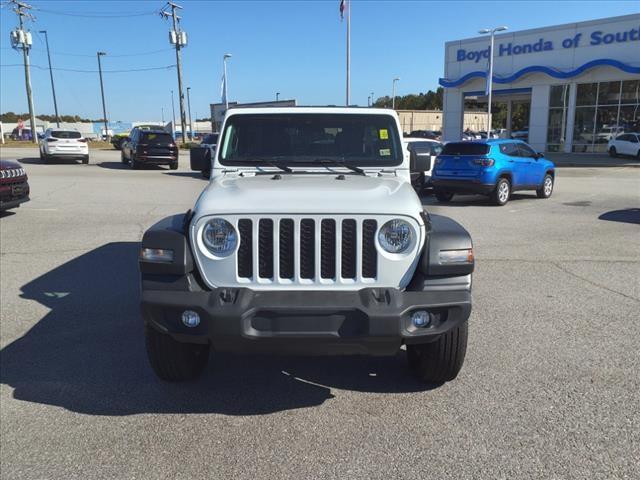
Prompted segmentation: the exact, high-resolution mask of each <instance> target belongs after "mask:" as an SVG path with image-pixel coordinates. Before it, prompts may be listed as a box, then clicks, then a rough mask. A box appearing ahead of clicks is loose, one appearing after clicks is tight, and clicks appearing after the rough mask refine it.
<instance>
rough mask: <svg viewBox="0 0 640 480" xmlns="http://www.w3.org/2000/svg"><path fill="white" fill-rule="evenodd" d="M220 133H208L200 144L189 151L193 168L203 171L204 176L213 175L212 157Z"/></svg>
mask: <svg viewBox="0 0 640 480" xmlns="http://www.w3.org/2000/svg"><path fill="white" fill-rule="evenodd" d="M218 135H219V134H218V133H208V134H206V135H205V136H204V138H203V139H202V142H200V144H199V145H197V146H195V147H193V148H192V149H191V150H190V151H189V161H190V163H191V170H194V171H198V172H202V176H203V177H204V178H209V177H210V176H211V159H212V158H213V154H214V153H215V151H216V146H217V144H218Z"/></svg>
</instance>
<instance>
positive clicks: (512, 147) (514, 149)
mask: <svg viewBox="0 0 640 480" xmlns="http://www.w3.org/2000/svg"><path fill="white" fill-rule="evenodd" d="M500 152H501V153H503V154H505V155H509V156H510V157H517V156H518V146H517V145H516V144H515V143H513V142H508V143H501V144H500Z"/></svg>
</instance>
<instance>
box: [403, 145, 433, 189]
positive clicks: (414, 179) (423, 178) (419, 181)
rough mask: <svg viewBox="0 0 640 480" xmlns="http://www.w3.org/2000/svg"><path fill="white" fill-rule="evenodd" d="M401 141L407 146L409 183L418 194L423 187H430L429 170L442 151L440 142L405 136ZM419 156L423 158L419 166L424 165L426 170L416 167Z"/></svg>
mask: <svg viewBox="0 0 640 480" xmlns="http://www.w3.org/2000/svg"><path fill="white" fill-rule="evenodd" d="M403 142H404V144H405V145H406V146H407V150H409V155H410V161H409V169H410V172H411V185H413V188H414V189H415V191H416V192H417V193H418V194H420V193H422V191H423V190H424V189H426V188H429V187H431V170H432V169H433V164H434V163H435V159H436V157H437V156H438V155H440V152H441V151H442V143H440V142H438V141H436V140H428V139H426V138H405V139H403ZM421 157H422V158H424V160H425V161H424V162H422V167H421V168H425V167H426V170H417V169H416V161H417V159H418V158H421Z"/></svg>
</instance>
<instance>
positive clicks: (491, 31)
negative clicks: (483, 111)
mask: <svg viewBox="0 0 640 480" xmlns="http://www.w3.org/2000/svg"><path fill="white" fill-rule="evenodd" d="M507 29H508V27H505V26H502V27H496V28H483V29H482V30H480V31H478V33H479V34H480V35H486V34H489V35H490V36H491V42H490V46H489V74H488V75H487V86H486V94H487V96H488V97H489V98H488V99H487V103H488V106H487V110H488V118H487V120H488V124H489V125H488V127H487V138H489V136H490V135H491V93H492V92H491V90H492V88H493V37H494V36H495V34H496V32H504V31H505V30H507Z"/></svg>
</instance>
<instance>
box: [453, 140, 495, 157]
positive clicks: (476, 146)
mask: <svg viewBox="0 0 640 480" xmlns="http://www.w3.org/2000/svg"><path fill="white" fill-rule="evenodd" d="M487 153H489V145H487V144H486V143H473V142H453V143H447V144H446V145H445V146H444V148H443V149H442V153H441V155H486V154H487Z"/></svg>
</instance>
